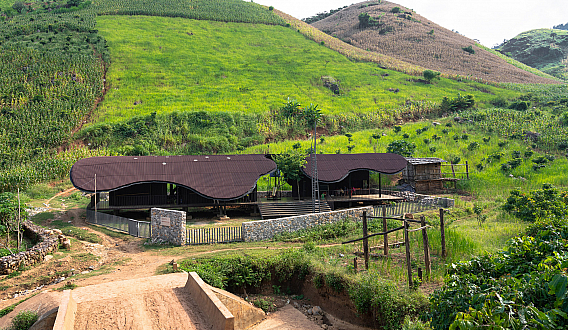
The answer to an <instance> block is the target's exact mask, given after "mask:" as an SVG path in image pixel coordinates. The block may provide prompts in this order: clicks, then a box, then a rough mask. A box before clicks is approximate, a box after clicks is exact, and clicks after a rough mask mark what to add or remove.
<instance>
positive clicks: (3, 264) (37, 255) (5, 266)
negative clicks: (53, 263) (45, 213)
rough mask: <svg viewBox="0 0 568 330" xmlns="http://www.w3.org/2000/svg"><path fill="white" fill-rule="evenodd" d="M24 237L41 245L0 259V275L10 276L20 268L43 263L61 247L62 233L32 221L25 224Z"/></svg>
mask: <svg viewBox="0 0 568 330" xmlns="http://www.w3.org/2000/svg"><path fill="white" fill-rule="evenodd" d="M23 227H24V235H26V236H27V237H30V238H32V239H34V240H38V241H39V243H37V244H36V245H34V246H33V247H32V248H30V249H28V250H26V251H22V252H18V253H16V254H12V255H10V256H5V257H2V258H0V274H3V275H6V274H10V273H12V272H14V271H16V270H18V269H19V268H23V267H27V266H31V265H33V264H36V263H38V262H42V261H43V260H44V259H45V256H46V255H48V254H50V253H52V252H54V251H55V250H57V248H58V247H59V238H58V235H59V234H61V231H58V230H48V229H44V228H42V227H40V226H38V225H36V224H34V223H32V222H30V221H26V222H24V223H23Z"/></svg>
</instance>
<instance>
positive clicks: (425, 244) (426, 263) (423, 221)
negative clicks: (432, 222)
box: [420, 215, 432, 278]
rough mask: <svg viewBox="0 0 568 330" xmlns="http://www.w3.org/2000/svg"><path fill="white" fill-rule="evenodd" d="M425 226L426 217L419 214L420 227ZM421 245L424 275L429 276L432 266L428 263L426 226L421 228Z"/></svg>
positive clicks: (428, 246)
mask: <svg viewBox="0 0 568 330" xmlns="http://www.w3.org/2000/svg"><path fill="white" fill-rule="evenodd" d="M425 226H426V219H425V218H424V216H423V215H421V216H420V227H425ZM422 245H423V246H424V267H425V268H426V277H427V278H430V273H431V272H432V266H431V265H430V244H429V243H428V233H427V232H426V228H424V229H422Z"/></svg>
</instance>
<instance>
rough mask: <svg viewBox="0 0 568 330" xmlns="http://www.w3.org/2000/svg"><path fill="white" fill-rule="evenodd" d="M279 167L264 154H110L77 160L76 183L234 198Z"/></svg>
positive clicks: (102, 189) (87, 186)
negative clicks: (172, 188) (169, 187)
mask: <svg viewBox="0 0 568 330" xmlns="http://www.w3.org/2000/svg"><path fill="white" fill-rule="evenodd" d="M274 170H276V163H274V161H272V160H270V159H268V158H266V157H265V156H264V155H210V156H205V155H203V156H137V157H133V156H108V157H91V158H85V159H81V160H79V161H77V162H76V163H75V164H74V165H73V167H72V168H71V171H70V173H69V176H70V179H71V182H72V183H73V186H75V187H76V188H77V189H79V190H81V191H84V192H88V193H94V191H95V179H94V178H95V174H96V177H97V184H96V190H97V192H99V191H100V192H108V191H114V190H118V189H121V188H124V187H128V186H132V185H136V184H141V183H153V182H154V183H158V182H160V183H173V184H177V185H180V186H183V187H185V188H188V189H191V190H192V191H195V192H196V193H197V194H199V195H201V196H203V197H205V198H209V199H217V200H233V199H239V198H241V197H243V196H246V195H247V194H249V193H250V192H251V191H253V190H254V188H255V187H256V184H257V182H258V180H259V179H260V177H262V176H264V175H266V174H269V173H271V172H273V171H274Z"/></svg>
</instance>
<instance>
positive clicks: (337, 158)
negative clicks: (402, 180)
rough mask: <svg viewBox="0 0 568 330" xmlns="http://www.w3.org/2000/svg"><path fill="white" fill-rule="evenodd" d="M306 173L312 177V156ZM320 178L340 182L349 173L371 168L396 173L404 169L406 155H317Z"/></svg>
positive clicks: (330, 181)
mask: <svg viewBox="0 0 568 330" xmlns="http://www.w3.org/2000/svg"><path fill="white" fill-rule="evenodd" d="M306 160H307V163H306V166H305V168H304V169H303V172H304V174H306V176H308V178H311V177H312V176H311V174H312V157H310V156H308V157H306ZM316 161H317V164H318V180H319V181H323V182H329V183H332V182H339V181H341V180H343V179H344V178H345V177H347V175H349V173H351V172H353V171H357V170H370V171H375V172H379V173H382V174H395V173H398V172H400V171H402V170H403V169H404V168H405V167H406V164H407V161H406V159H405V158H404V157H402V156H400V155H397V154H391V153H370V154H339V155H335V154H333V155H317V159H316Z"/></svg>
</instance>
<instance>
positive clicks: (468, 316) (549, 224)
mask: <svg viewBox="0 0 568 330" xmlns="http://www.w3.org/2000/svg"><path fill="white" fill-rule="evenodd" d="M567 238H568V221H567V219H566V218H555V217H550V218H547V219H542V220H538V221H536V222H535V223H534V224H533V225H531V226H530V227H529V228H528V229H527V231H526V234H525V235H523V236H521V237H517V238H514V239H512V240H510V241H509V243H508V247H507V248H505V249H504V250H502V251H500V252H498V253H495V254H486V255H484V256H481V257H475V258H473V259H471V260H469V261H464V262H459V263H456V264H452V265H451V267H450V269H449V270H448V274H447V277H446V279H445V285H444V287H443V288H442V289H441V290H438V291H436V292H435V293H434V294H432V296H431V297H430V302H431V304H432V306H431V308H432V309H431V312H430V314H429V317H430V318H431V325H432V327H433V328H434V329H439V330H442V329H448V328H449V329H479V328H490V329H560V328H565V327H566V326H568V318H567V314H566V313H567V312H568V291H567V284H568V276H567V274H566V268H567V267H568V246H567V245H566V239H567Z"/></svg>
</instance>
